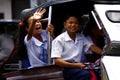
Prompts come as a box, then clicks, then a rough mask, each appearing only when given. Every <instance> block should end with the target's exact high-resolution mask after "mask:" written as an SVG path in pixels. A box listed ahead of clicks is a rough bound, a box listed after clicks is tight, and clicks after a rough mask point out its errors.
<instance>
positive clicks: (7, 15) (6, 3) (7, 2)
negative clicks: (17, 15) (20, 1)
mask: <svg viewBox="0 0 120 80" xmlns="http://www.w3.org/2000/svg"><path fill="white" fill-rule="evenodd" d="M0 13H3V17H4V19H11V18H12V9H11V0H0Z"/></svg>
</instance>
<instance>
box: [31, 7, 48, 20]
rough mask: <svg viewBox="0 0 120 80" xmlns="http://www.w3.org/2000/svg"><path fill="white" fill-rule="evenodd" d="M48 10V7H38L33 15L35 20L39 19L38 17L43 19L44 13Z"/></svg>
mask: <svg viewBox="0 0 120 80" xmlns="http://www.w3.org/2000/svg"><path fill="white" fill-rule="evenodd" d="M45 12H46V9H44V8H40V9H38V10H37V11H36V12H35V13H34V15H33V19H34V20H38V19H41V18H42V17H43V14H44V13H45Z"/></svg>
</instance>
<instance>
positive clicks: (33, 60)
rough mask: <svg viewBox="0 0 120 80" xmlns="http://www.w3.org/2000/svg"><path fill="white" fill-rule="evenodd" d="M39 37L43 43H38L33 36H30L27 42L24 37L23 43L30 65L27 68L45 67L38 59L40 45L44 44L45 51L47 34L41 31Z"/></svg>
mask: <svg viewBox="0 0 120 80" xmlns="http://www.w3.org/2000/svg"><path fill="white" fill-rule="evenodd" d="M40 35H41V36H42V38H43V42H40V41H39V40H38V39H36V38H35V37H34V36H32V38H31V39H30V40H27V35H26V36H25V39H24V42H25V45H26V48H27V53H28V58H29V61H30V65H31V66H30V67H29V68H33V67H39V66H45V65H47V64H46V63H44V62H42V61H41V60H40V59H39V57H40V54H41V51H40V47H41V46H42V44H44V48H45V49H46V50H47V40H48V39H47V32H46V31H45V30H43V31H42V33H41V34H40Z"/></svg>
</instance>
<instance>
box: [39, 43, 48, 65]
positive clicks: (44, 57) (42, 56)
mask: <svg viewBox="0 0 120 80" xmlns="http://www.w3.org/2000/svg"><path fill="white" fill-rule="evenodd" d="M40 51H41V52H40V53H41V54H40V60H42V61H43V62H45V63H47V62H48V61H47V60H48V59H47V55H48V54H47V50H46V49H45V47H44V44H42V45H41V46H40Z"/></svg>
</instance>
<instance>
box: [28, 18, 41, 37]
mask: <svg viewBox="0 0 120 80" xmlns="http://www.w3.org/2000/svg"><path fill="white" fill-rule="evenodd" d="M32 18H33V17H30V18H29V19H28V24H29V27H28V29H27V30H28V31H29V30H30V26H31V24H32V20H33V19H32ZM33 29H34V30H33V35H37V34H40V33H41V32H42V23H41V22H40V20H37V21H36V23H35V26H34V28H33Z"/></svg>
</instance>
